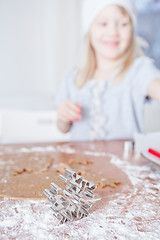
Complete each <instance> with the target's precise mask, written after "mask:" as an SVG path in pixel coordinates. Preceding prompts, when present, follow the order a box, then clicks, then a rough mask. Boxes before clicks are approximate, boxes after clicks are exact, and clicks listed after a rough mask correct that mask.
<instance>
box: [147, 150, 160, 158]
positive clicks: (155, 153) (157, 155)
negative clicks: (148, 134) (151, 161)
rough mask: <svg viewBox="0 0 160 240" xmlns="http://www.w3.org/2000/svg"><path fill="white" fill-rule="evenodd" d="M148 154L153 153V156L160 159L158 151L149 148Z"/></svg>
mask: <svg viewBox="0 0 160 240" xmlns="http://www.w3.org/2000/svg"><path fill="white" fill-rule="evenodd" d="M148 152H149V153H151V154H152V155H154V156H156V157H158V158H160V152H157V151H155V150H154V149H152V148H149V149H148Z"/></svg>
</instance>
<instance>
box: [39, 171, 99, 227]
mask: <svg viewBox="0 0 160 240" xmlns="http://www.w3.org/2000/svg"><path fill="white" fill-rule="evenodd" d="M59 178H60V179H61V180H62V181H63V182H64V183H65V184H66V188H65V189H64V190H62V189H61V188H60V187H59V186H57V185H56V184H55V183H51V184H50V187H51V189H50V190H48V189H45V190H44V194H45V195H46V196H47V198H48V200H49V202H50V203H51V204H52V206H51V209H52V211H53V215H54V216H55V217H56V218H57V219H58V220H59V222H60V223H64V222H67V221H72V220H73V219H81V218H82V217H84V216H88V214H89V212H88V210H89V208H91V206H92V204H91V203H90V202H89V200H88V198H93V197H94V194H93V192H92V191H93V190H95V189H96V187H97V186H96V185H95V184H93V183H91V182H89V181H87V180H84V179H83V177H82V176H80V175H78V174H77V173H76V172H73V171H71V170H68V169H66V170H65V176H63V175H59Z"/></svg>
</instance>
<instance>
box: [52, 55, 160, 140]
mask: <svg viewBox="0 0 160 240" xmlns="http://www.w3.org/2000/svg"><path fill="white" fill-rule="evenodd" d="M75 74H76V69H73V70H72V71H70V72H69V73H68V75H67V76H66V77H65V79H64V81H63V82H62V85H61V87H60V91H59V93H58V95H57V97H56V99H55V105H56V106H57V107H58V106H59V105H60V104H61V103H62V102H63V101H64V100H66V99H70V100H71V101H72V102H74V103H78V104H81V105H82V116H83V118H82V120H80V121H78V122H74V123H73V124H72V127H71V140H74V141H76V140H77V141H81V140H83V141H85V140H108V139H127V138H132V137H133V133H134V132H143V112H144V103H145V101H146V97H147V89H148V85H149V84H150V82H151V81H152V80H154V79H156V78H160V71H159V70H158V69H157V68H156V67H155V66H154V63H153V60H152V59H150V58H148V57H146V56H142V57H137V58H136V59H135V61H134V63H133V64H132V66H131V67H130V68H129V70H128V71H127V72H126V74H125V76H124V78H123V81H122V82H121V83H120V84H118V85H115V86H114V85H112V84H111V83H112V80H113V78H112V79H110V80H107V81H99V82H98V81H95V80H93V79H89V80H88V81H87V83H86V84H85V85H84V86H83V87H81V88H77V87H76V85H75Z"/></svg>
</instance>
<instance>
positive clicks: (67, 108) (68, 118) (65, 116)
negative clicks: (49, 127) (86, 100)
mask: <svg viewBox="0 0 160 240" xmlns="http://www.w3.org/2000/svg"><path fill="white" fill-rule="evenodd" d="M81 108H82V106H81V105H79V104H75V103H73V102H71V101H70V100H65V101H64V102H63V103H62V104H61V105H60V106H59V108H58V111H57V114H58V121H61V122H63V123H66V124H72V122H74V121H79V120H81V119H82V115H81Z"/></svg>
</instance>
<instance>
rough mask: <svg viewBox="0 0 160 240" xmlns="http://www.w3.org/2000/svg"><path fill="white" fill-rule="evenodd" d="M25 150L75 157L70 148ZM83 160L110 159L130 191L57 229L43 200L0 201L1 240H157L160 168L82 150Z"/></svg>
mask: <svg viewBox="0 0 160 240" xmlns="http://www.w3.org/2000/svg"><path fill="white" fill-rule="evenodd" d="M20 151H21V152H27V151H53V152H56V151H61V152H67V153H74V152H75V150H74V149H72V148H70V147H65V146H59V147H57V148H53V147H52V146H48V147H44V148H39V147H36V148H22V149H20ZM84 154H86V155H93V156H112V160H111V162H112V163H113V164H115V165H116V166H117V167H119V168H120V169H121V170H123V171H124V172H125V173H126V174H127V175H128V177H129V178H130V180H131V182H132V184H133V186H134V189H133V191H132V192H130V193H128V192H123V193H116V194H115V195H114V198H113V200H112V201H110V202H109V203H107V205H106V206H105V208H104V209H103V210H101V209H99V210H97V211H95V212H92V213H90V215H89V216H88V217H87V218H83V219H81V220H77V221H73V222H69V223H66V224H63V225H59V223H58V221H57V220H56V219H55V218H54V217H53V215H52V211H51V210H50V204H49V203H48V202H47V200H46V201H44V200H43V201H42V200H41V201H33V200H17V201H14V200H12V201H11V200H10V199H7V198H4V199H2V200H0V209H1V211H0V233H1V236H0V239H1V240H8V239H16V240H22V239H23V240H30V239H32V240H37V239H38V240H63V239H64V240H70V239H72V240H82V239H83V240H88V239H89V240H112V239H118V240H125V239H127V240H142V239H143V240H144V239H147V240H148V239H149V240H159V239H160V168H159V169H158V168H156V167H154V165H152V164H151V165H147V166H137V165H132V164H131V163H129V162H127V161H122V160H120V159H119V158H117V157H116V156H113V155H108V154H106V153H105V152H102V153H100V152H94V151H93V152H91V151H85V152H84Z"/></svg>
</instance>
